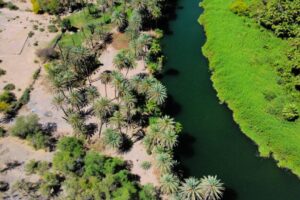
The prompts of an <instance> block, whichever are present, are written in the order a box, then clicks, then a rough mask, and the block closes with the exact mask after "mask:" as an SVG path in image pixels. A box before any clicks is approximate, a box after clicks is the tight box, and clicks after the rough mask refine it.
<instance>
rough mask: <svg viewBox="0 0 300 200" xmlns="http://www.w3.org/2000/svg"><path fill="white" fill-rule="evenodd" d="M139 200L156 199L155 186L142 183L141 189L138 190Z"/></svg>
mask: <svg viewBox="0 0 300 200" xmlns="http://www.w3.org/2000/svg"><path fill="white" fill-rule="evenodd" d="M139 199H140V200H156V199H157V194H156V190H155V187H154V186H153V185H152V184H146V185H143V187H142V190H141V191H140V192H139Z"/></svg>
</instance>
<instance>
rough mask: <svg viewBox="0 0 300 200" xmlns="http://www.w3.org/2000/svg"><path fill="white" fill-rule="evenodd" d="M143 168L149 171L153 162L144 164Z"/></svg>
mask: <svg viewBox="0 0 300 200" xmlns="http://www.w3.org/2000/svg"><path fill="white" fill-rule="evenodd" d="M141 168H142V169H144V170H149V169H150V168H151V162H149V161H144V162H142V164H141Z"/></svg>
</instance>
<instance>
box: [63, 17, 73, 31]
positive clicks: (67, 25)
mask: <svg viewBox="0 0 300 200" xmlns="http://www.w3.org/2000/svg"><path fill="white" fill-rule="evenodd" d="M71 28H72V24H71V21H70V19H67V18H65V19H63V20H62V21H61V29H62V31H67V30H70V29H71Z"/></svg>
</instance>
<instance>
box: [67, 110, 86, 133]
mask: <svg viewBox="0 0 300 200" xmlns="http://www.w3.org/2000/svg"><path fill="white" fill-rule="evenodd" d="M67 121H68V122H69V124H70V125H71V126H72V128H73V130H74V132H75V135H76V136H79V135H80V134H84V133H85V124H84V119H83V118H82V116H81V115H80V114H79V113H77V112H71V113H69V114H68V117H67Z"/></svg>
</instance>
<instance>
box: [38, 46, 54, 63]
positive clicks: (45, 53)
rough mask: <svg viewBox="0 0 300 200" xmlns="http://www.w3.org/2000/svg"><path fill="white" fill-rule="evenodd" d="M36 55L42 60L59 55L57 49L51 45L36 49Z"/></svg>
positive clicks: (52, 58)
mask: <svg viewBox="0 0 300 200" xmlns="http://www.w3.org/2000/svg"><path fill="white" fill-rule="evenodd" d="M36 55H37V56H38V57H39V58H41V59H42V60H43V61H50V60H54V59H57V58H58V57H59V54H58V53H57V51H55V49H54V48H51V47H49V48H44V49H39V50H37V52H36Z"/></svg>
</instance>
